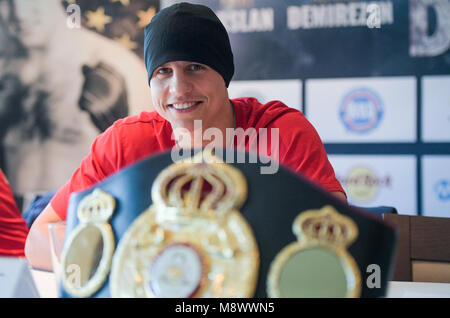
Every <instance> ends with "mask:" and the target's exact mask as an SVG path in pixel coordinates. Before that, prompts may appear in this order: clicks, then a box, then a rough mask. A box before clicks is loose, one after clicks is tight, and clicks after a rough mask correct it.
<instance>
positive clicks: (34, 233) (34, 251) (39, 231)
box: [25, 204, 61, 271]
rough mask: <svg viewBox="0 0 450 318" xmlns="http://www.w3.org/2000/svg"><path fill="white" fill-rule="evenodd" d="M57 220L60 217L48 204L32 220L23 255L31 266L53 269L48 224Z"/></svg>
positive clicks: (59, 219)
mask: <svg viewBox="0 0 450 318" xmlns="http://www.w3.org/2000/svg"><path fill="white" fill-rule="evenodd" d="M59 221H61V218H60V217H59V216H58V214H56V212H55V210H53V208H52V207H51V205H50V204H49V205H47V207H46V208H45V209H44V211H42V213H41V214H40V215H39V216H38V217H37V219H36V220H35V221H34V222H33V225H32V226H31V229H30V231H29V232H28V237H27V241H26V243H25V256H26V258H27V259H28V262H29V263H30V264H31V266H32V267H33V268H37V269H43V270H48V271H52V270H53V266H52V259H51V254H50V235H49V232H48V225H49V224H50V223H54V222H59Z"/></svg>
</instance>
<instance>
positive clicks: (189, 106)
mask: <svg viewBox="0 0 450 318" xmlns="http://www.w3.org/2000/svg"><path fill="white" fill-rule="evenodd" d="M200 104H201V102H188V103H175V104H169V107H172V108H174V109H176V110H177V111H189V110H193V109H194V108H195V107H196V106H198V105H200Z"/></svg>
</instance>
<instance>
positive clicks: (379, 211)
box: [353, 205, 398, 218]
mask: <svg viewBox="0 0 450 318" xmlns="http://www.w3.org/2000/svg"><path fill="white" fill-rule="evenodd" d="M353 207H355V208H358V209H362V210H365V211H369V212H372V213H373V214H375V215H376V216H378V217H380V218H383V214H387V213H393V214H398V213H397V209H396V208H394V207H392V206H384V205H382V206H375V207H370V208H369V207H362V206H356V205H353Z"/></svg>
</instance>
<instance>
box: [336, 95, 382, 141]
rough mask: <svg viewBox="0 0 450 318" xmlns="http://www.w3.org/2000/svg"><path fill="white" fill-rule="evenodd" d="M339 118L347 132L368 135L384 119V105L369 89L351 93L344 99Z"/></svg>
mask: <svg viewBox="0 0 450 318" xmlns="http://www.w3.org/2000/svg"><path fill="white" fill-rule="evenodd" d="M339 117H340V119H341V121H342V123H343V124H344V125H345V127H346V128H347V130H349V131H351V132H355V133H368V132H370V131H372V130H373V129H375V128H376V127H377V126H378V125H379V123H380V122H381V120H382V118H383V105H382V102H381V99H380V98H379V97H378V95H377V94H376V93H375V92H374V91H372V90H370V89H368V88H358V89H355V90H352V91H350V92H349V93H348V94H347V95H346V96H345V97H344V99H343V101H342V104H341V107H340V109H339Z"/></svg>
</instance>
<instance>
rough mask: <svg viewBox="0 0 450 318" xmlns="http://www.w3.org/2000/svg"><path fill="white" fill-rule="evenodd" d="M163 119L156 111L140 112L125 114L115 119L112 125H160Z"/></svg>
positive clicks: (117, 126) (116, 126)
mask: <svg viewBox="0 0 450 318" xmlns="http://www.w3.org/2000/svg"><path fill="white" fill-rule="evenodd" d="M164 122H165V119H164V118H162V117H161V116H160V115H159V114H158V113H157V112H156V111H152V112H140V113H139V114H137V115H132V116H127V117H124V118H120V119H118V120H116V121H115V122H114V124H113V127H115V128H120V127H122V126H140V125H144V126H145V125H147V124H155V125H162V124H164Z"/></svg>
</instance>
